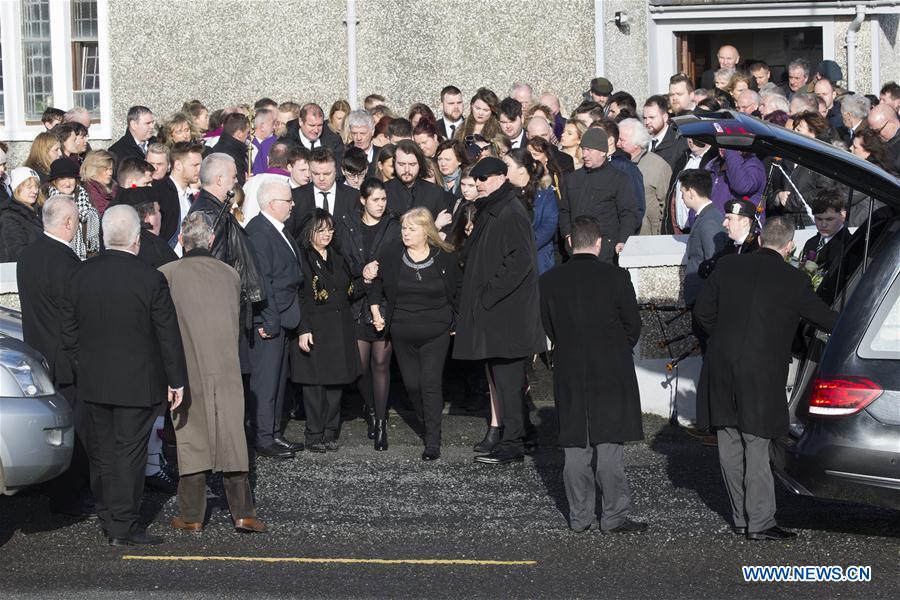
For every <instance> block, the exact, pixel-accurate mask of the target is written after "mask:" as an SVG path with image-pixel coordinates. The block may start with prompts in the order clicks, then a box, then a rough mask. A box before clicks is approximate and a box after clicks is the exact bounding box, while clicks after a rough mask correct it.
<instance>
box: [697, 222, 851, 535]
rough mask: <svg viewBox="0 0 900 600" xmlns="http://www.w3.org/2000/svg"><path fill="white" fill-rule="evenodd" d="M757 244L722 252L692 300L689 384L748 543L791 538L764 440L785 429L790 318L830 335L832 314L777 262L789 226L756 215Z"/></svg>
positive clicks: (788, 248)
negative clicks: (696, 329) (698, 340)
mask: <svg viewBox="0 0 900 600" xmlns="http://www.w3.org/2000/svg"><path fill="white" fill-rule="evenodd" d="M760 238H761V243H762V247H761V248H760V249H759V251H757V252H755V253H753V254H732V255H728V256H723V257H722V258H721V259H720V260H719V261H718V265H717V266H716V269H715V271H713V273H712V275H711V276H710V278H709V279H708V280H707V282H706V285H705V286H704V288H703V290H702V291H701V292H700V296H699V297H698V299H697V303H696V304H695V305H694V317H695V319H696V320H697V322H698V324H699V325H700V326H701V327H702V328H703V329H704V330H705V331H706V333H707V334H709V349H708V351H707V352H706V355H705V356H704V358H703V368H702V370H701V372H700V384H699V386H698V388H697V425H698V427H699V428H700V429H713V430H715V432H716V436H717V438H718V447H719V462H720V464H721V467H722V475H723V477H724V478H725V488H726V489H727V490H728V497H729V498H730V499H731V510H732V515H733V518H734V523H733V527H734V532H735V533H736V534H739V535H746V536H747V537H748V538H749V539H751V540H784V539H788V538H791V537H794V536H795V535H796V534H795V533H793V532H790V531H786V530H784V529H781V528H780V527H778V525H777V524H776V522H775V488H774V481H773V479H772V469H771V467H770V466H769V444H770V442H771V441H772V440H773V439H774V438H777V437H779V436H782V435H787V433H788V422H789V418H788V404H787V398H786V397H785V382H786V381H787V375H788V366H789V365H790V363H791V342H792V340H793V339H794V333H795V332H796V331H797V325H799V323H800V319H801V318H802V319H806V320H807V321H810V322H811V323H813V324H814V325H816V326H817V327H819V328H821V329H823V330H825V331H829V332H830V331H831V330H832V329H833V328H834V325H835V322H836V321H837V316H838V315H837V313H836V312H834V311H832V310H830V309H829V308H828V306H826V304H825V303H824V302H823V301H822V300H821V299H820V298H819V297H818V296H816V294H815V292H813V289H812V285H810V280H809V277H808V276H807V275H806V274H805V273H804V272H802V271H800V270H799V269H795V268H794V267H792V266H790V265H789V264H787V263H786V262H785V261H784V259H785V257H786V256H787V255H788V254H790V253H791V252H792V251H793V249H794V241H793V238H794V225H793V224H792V223H791V222H790V221H788V220H787V219H785V218H784V217H775V218H772V219H769V220H768V221H766V225H765V227H764V228H763V231H762V234H761V236H760Z"/></svg>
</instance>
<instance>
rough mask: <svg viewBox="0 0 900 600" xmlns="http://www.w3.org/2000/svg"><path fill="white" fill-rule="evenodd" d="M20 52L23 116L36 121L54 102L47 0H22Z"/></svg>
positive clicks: (48, 5) (48, 4)
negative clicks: (23, 94)
mask: <svg viewBox="0 0 900 600" xmlns="http://www.w3.org/2000/svg"><path fill="white" fill-rule="evenodd" d="M22 56H23V60H24V64H23V65H22V66H23V74H24V82H25V119H26V120H27V121H39V120H40V119H41V114H42V113H43V112H44V109H46V108H47V107H48V106H52V105H53V67H52V61H51V58H50V3H49V2H48V1H47V0H22Z"/></svg>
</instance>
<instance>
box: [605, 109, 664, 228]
mask: <svg viewBox="0 0 900 600" xmlns="http://www.w3.org/2000/svg"><path fill="white" fill-rule="evenodd" d="M616 146H617V147H619V148H620V149H622V150H623V151H625V152H626V153H627V154H628V155H629V156H630V157H631V162H633V163H634V164H636V165H637V166H638V169H640V171H641V175H643V177H644V202H645V206H646V212H645V213H644V220H643V222H642V223H641V231H640V232H641V235H658V234H659V233H660V227H661V225H662V215H663V207H664V206H665V204H666V193H667V192H668V189H669V181H670V180H671V179H672V167H670V166H669V163H667V162H666V161H665V160H664V159H663V158H662V157H660V156H659V155H657V154H655V153H653V152H650V132H648V131H647V128H646V127H644V125H643V123H641V122H640V121H638V120H637V119H625V120H623V121H622V122H621V123H619V141H618V142H617V143H616Z"/></svg>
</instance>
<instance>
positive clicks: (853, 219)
mask: <svg viewBox="0 0 900 600" xmlns="http://www.w3.org/2000/svg"><path fill="white" fill-rule="evenodd" d="M850 151H851V152H852V153H853V154H855V155H856V156H858V157H860V158H861V159H863V160H867V161H869V162H870V163H872V164H874V165H876V166H878V167H881V168H882V169H884V170H885V171H887V172H888V173H890V174H891V175H894V176H897V172H896V171H894V166H893V165H892V164H891V159H890V158H889V157H888V149H887V146H886V145H885V143H884V142H883V141H881V136H879V135H878V134H877V133H875V132H874V131H872V130H871V129H868V128H863V129H858V130H856V132H854V134H853V140H852V141H851V144H850ZM845 197H846V195H845ZM869 202H870V197H869V196H868V195H866V194H862V193H860V192H856V191H854V192H853V197H852V201H851V202H850V204H849V205H848V206H847V221H846V223H845V224H846V226H847V227H860V226H861V225H863V224H864V223H865V222H866V221H867V220H868V218H869ZM885 206H886V205H885V204H884V203H883V202H881V201H880V200H876V201H875V203H874V204H873V205H872V212H873V213H878V212H880V211H881V210H882V209H884V207H885ZM873 222H874V221H873Z"/></svg>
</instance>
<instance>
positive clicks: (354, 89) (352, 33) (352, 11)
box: [345, 0, 359, 110]
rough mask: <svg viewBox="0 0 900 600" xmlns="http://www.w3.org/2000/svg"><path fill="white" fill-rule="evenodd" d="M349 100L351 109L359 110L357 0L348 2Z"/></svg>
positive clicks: (348, 0)
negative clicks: (357, 103) (357, 102)
mask: <svg viewBox="0 0 900 600" xmlns="http://www.w3.org/2000/svg"><path fill="white" fill-rule="evenodd" d="M345 23H346V25H347V100H348V101H349V102H350V107H351V108H353V109H354V110H355V109H356V108H357V105H356V101H357V98H358V94H359V81H358V78H357V70H356V26H357V24H358V22H357V20H356V0H347V20H346V22H345Z"/></svg>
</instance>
